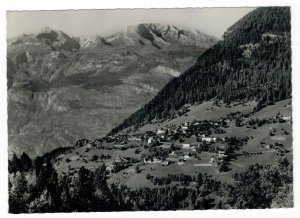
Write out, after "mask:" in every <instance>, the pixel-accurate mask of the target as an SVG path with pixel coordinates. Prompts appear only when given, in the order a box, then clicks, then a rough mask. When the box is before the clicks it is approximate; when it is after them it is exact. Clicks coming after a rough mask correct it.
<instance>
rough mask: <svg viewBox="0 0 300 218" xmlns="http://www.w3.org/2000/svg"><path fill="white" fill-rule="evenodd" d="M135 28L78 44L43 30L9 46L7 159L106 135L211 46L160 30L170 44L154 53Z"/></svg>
mask: <svg viewBox="0 0 300 218" xmlns="http://www.w3.org/2000/svg"><path fill="white" fill-rule="evenodd" d="M155 27H157V28H158V27H168V26H164V25H159V24H156V25H155V24H152V25H151V28H152V29H153V28H155ZM149 28H150V27H149ZM145 29H147V28H146V27H145ZM138 30H139V26H131V27H128V31H127V32H122V33H116V34H115V35H113V36H111V37H106V38H105V37H104V38H103V37H100V36H96V37H94V38H89V39H81V40H79V41H78V40H77V39H76V38H74V37H71V36H68V35H67V34H65V33H63V32H62V31H57V30H51V29H49V28H48V29H47V28H46V29H45V30H42V31H41V33H39V34H36V35H35V34H31V35H23V36H20V37H18V38H17V39H11V40H8V55H7V60H8V62H7V64H8V72H7V76H8V130H9V154H10V155H12V154H13V152H15V153H18V154H20V153H22V151H25V152H26V153H28V154H30V155H31V156H33V157H35V156H37V155H42V154H43V153H45V152H48V151H50V150H52V149H54V148H57V147H61V146H71V145H72V144H74V143H75V142H76V141H77V140H79V139H81V138H91V139H92V138H96V137H102V136H104V135H105V134H107V133H108V132H109V131H110V130H111V129H112V127H114V126H116V125H119V124H120V123H121V122H122V120H123V119H124V118H126V117H127V116H129V115H130V114H132V113H133V112H135V111H136V110H137V109H138V108H140V107H142V106H143V105H144V104H145V103H146V102H147V101H149V100H151V98H153V97H154V96H155V95H156V93H158V91H160V89H161V88H162V87H164V85H165V84H166V83H168V82H169V81H170V80H171V79H173V78H175V77H178V76H179V75H180V74H181V73H182V72H184V71H185V69H187V68H188V67H189V66H190V65H192V64H193V63H194V62H195V60H196V58H197V57H198V56H199V55H200V54H201V53H203V51H205V49H207V48H208V47H210V45H212V44H214V43H215V42H216V39H215V38H213V37H210V36H207V35H203V37H202V38H199V39H197V38H196V35H197V36H199V35H200V34H201V33H193V32H189V31H188V30H186V34H187V36H185V35H184V34H183V35H182V36H181V37H185V38H183V39H181V38H178V37H177V36H176V39H175V38H174V39H173V40H172V35H168V34H171V32H172V31H175V32H174V33H173V34H175V33H176V31H178V30H176V29H170V30H169V31H167V30H164V29H162V30H160V31H162V32H161V34H160V35H162V36H163V35H168V37H167V36H166V40H167V38H168V40H169V41H170V43H169V44H168V46H166V47H162V48H158V47H157V46H154V45H153V43H155V42H151V41H150V40H149V39H147V37H146V36H144V35H142V33H140V34H138V33H137V32H138ZM149 31H150V30H149ZM157 31H158V30H157ZM149 34H150V33H149ZM152 34H153V33H152ZM145 37H146V38H145ZM184 40H188V41H184ZM200 41H201V43H200ZM104 42H105V43H104ZM128 42H130V43H128ZM141 42H143V43H141ZM186 43H188V44H186Z"/></svg>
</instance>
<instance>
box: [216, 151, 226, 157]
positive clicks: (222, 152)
mask: <svg viewBox="0 0 300 218" xmlns="http://www.w3.org/2000/svg"><path fill="white" fill-rule="evenodd" d="M218 157H227V155H226V154H225V151H218Z"/></svg>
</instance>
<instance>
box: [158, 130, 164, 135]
mask: <svg viewBox="0 0 300 218" xmlns="http://www.w3.org/2000/svg"><path fill="white" fill-rule="evenodd" d="M165 133H166V131H165V130H164V129H157V130H156V134H157V135H161V134H165Z"/></svg>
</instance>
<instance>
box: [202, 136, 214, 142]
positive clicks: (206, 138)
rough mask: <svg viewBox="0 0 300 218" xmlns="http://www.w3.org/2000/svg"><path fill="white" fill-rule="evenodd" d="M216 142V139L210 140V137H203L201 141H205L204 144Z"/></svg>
mask: <svg viewBox="0 0 300 218" xmlns="http://www.w3.org/2000/svg"><path fill="white" fill-rule="evenodd" d="M216 140H217V138H215V137H214V138H211V137H203V138H202V141H206V142H215V141H216Z"/></svg>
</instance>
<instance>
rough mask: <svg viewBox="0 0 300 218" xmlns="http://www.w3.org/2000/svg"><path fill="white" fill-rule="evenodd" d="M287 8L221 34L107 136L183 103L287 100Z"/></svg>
mask: <svg viewBox="0 0 300 218" xmlns="http://www.w3.org/2000/svg"><path fill="white" fill-rule="evenodd" d="M290 28H291V27H290V9H289V8H288V7H264V8H258V9H256V10H254V11H253V12H251V13H249V14H247V15H246V16H245V17H244V18H242V19H241V20H240V21H238V22H237V23H235V24H234V25H232V26H231V27H230V28H228V30H227V31H226V32H225V34H224V36H223V40H221V41H220V42H219V43H217V44H216V45H214V46H213V47H211V48H210V49H208V50H207V51H206V52H205V53H204V54H203V55H201V56H200V57H199V58H198V60H197V62H196V64H195V65H194V66H192V67H191V68H190V69H188V70H187V71H186V72H185V73H184V74H182V75H181V76H180V77H178V78H175V79H173V80H172V81H170V82H169V83H168V84H167V85H166V86H165V88H164V89H162V90H161V91H160V92H159V93H158V95H157V96H156V97H155V98H153V99H152V100H151V101H150V102H149V103H148V104H146V105H145V106H144V107H143V108H142V109H140V110H138V111H137V112H135V113H134V114H132V115H131V116H130V117H129V118H127V119H126V120H125V121H124V122H123V123H122V124H121V125H120V126H118V127H117V128H115V129H113V130H112V131H111V134H114V133H117V132H118V131H121V130H123V129H125V128H127V127H131V126H134V127H135V128H138V127H140V126H143V125H144V124H145V123H148V122H149V121H151V120H153V119H155V118H156V119H162V118H166V117H169V118H170V117H173V116H174V115H175V113H176V110H178V109H180V108H181V107H182V106H183V105H185V104H187V103H194V102H197V103H201V102H203V101H206V100H209V99H212V98H217V99H220V100H224V101H225V102H226V103H230V102H231V101H241V100H256V101H258V102H259V107H263V106H265V105H268V104H273V103H274V102H276V101H279V100H282V99H286V98H289V97H291V47H290V45H291V42H290V36H291V34H290Z"/></svg>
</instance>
